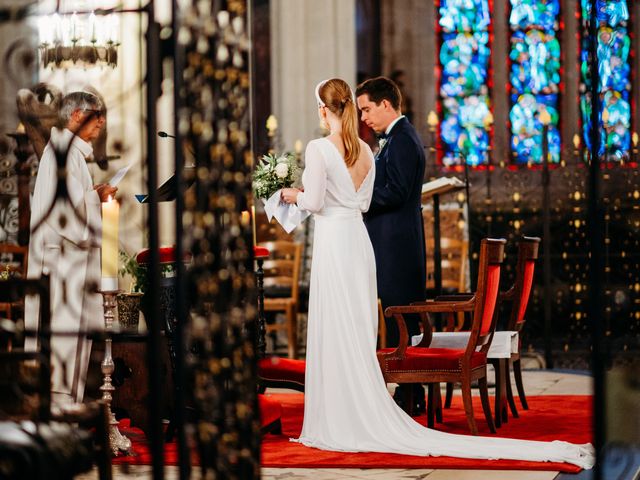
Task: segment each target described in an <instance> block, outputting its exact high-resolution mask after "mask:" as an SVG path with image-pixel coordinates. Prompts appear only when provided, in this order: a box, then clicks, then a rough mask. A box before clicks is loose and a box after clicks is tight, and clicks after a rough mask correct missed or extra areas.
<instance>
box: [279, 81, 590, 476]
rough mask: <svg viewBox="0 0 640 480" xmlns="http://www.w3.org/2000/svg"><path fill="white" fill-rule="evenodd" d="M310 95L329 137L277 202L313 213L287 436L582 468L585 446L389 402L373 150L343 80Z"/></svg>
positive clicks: (314, 442) (355, 447)
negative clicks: (293, 414)
mask: <svg viewBox="0 0 640 480" xmlns="http://www.w3.org/2000/svg"><path fill="white" fill-rule="evenodd" d="M316 100H317V102H318V114H319V116H320V119H321V121H322V122H324V123H325V125H326V126H327V128H328V129H329V130H330V135H329V136H327V137H325V138H319V139H316V140H312V141H311V142H309V144H308V145H307V148H306V153H305V161H306V168H305V171H304V173H303V175H302V182H303V185H304V190H298V189H295V188H286V189H283V190H282V198H283V200H284V201H285V202H287V203H296V204H297V205H298V206H299V207H301V208H303V209H305V210H307V211H309V212H312V213H313V214H314V218H315V232H314V241H313V258H312V264H311V286H310V293H309V317H308V327H307V328H308V331H307V368H306V377H305V404H304V422H303V426H302V433H301V435H300V438H298V439H295V440H293V441H296V442H300V443H302V444H304V445H306V446H309V447H314V448H319V449H322V450H334V451H343V452H383V453H399V454H407V455H424V456H429V455H431V456H452V457H463V458H481V459H482V458H484V459H513V460H529V461H538V462H543V461H550V462H567V463H572V464H575V465H578V466H580V467H582V468H591V467H592V466H593V462H594V454H593V447H592V446H591V445H590V444H586V445H574V444H571V443H567V442H562V441H554V442H537V441H527V440H515V439H507V438H494V437H473V436H467V435H454V434H450V433H444V432H440V431H437V430H431V429H428V428H426V427H424V426H422V425H420V424H418V423H417V422H416V421H415V420H413V419H412V418H411V417H410V416H408V415H407V414H406V413H405V412H404V411H403V410H402V409H401V408H400V407H398V406H397V405H396V403H395V402H394V401H393V399H392V397H391V395H390V394H389V393H388V391H387V388H386V384H385V381H384V379H383V377H382V373H381V371H380V367H379V365H378V360H377V358H376V335H377V319H378V316H377V288H376V267H375V265H376V264H375V259H374V253H373V248H372V246H371V242H370V240H369V236H368V234H367V230H366V228H365V225H364V223H363V220H362V212H366V211H367V209H368V208H369V203H370V202H371V196H372V192H373V183H374V176H375V175H374V169H375V162H374V159H373V154H372V152H371V149H370V148H369V146H368V145H367V144H366V143H364V142H363V141H362V140H360V139H359V138H358V135H357V125H358V117H357V115H358V114H357V110H356V106H355V104H354V96H353V92H352V91H351V89H350V88H349V86H348V85H347V83H346V82H344V81H343V80H341V79H338V78H333V79H330V80H325V81H323V82H320V83H319V84H318V86H317V87H316Z"/></svg>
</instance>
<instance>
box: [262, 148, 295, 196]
mask: <svg viewBox="0 0 640 480" xmlns="http://www.w3.org/2000/svg"><path fill="white" fill-rule="evenodd" d="M298 175H299V168H298V165H297V164H296V159H295V157H294V156H293V155H291V154H290V153H285V154H283V155H280V156H279V157H276V156H275V155H274V154H272V153H269V154H267V155H263V156H262V158H261V159H260V160H259V161H258V165H256V169H255V170H254V172H253V193H254V194H255V196H256V197H258V198H262V199H265V200H267V199H268V198H270V197H271V196H272V195H273V194H274V193H275V192H277V191H278V190H280V189H282V188H288V187H290V186H291V185H293V184H294V183H295V182H296V181H297V180H298Z"/></svg>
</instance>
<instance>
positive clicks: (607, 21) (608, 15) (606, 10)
mask: <svg viewBox="0 0 640 480" xmlns="http://www.w3.org/2000/svg"><path fill="white" fill-rule="evenodd" d="M581 2H582V18H583V19H584V20H588V19H589V18H591V0H581ZM596 18H597V21H598V24H600V25H609V26H611V27H617V26H618V25H626V22H627V21H628V20H629V8H628V7H627V0H596Z"/></svg>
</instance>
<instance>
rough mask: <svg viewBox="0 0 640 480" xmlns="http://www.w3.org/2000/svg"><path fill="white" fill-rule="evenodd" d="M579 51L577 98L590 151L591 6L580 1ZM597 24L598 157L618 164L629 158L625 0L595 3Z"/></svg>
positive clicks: (629, 45) (628, 76)
mask: <svg viewBox="0 0 640 480" xmlns="http://www.w3.org/2000/svg"><path fill="white" fill-rule="evenodd" d="M581 3H582V25H583V38H582V52H581V56H580V58H581V61H582V65H581V69H582V82H583V90H584V91H585V92H586V93H584V94H583V95H582V97H581V99H580V107H581V110H582V120H583V134H584V142H585V145H586V147H587V149H590V148H591V92H590V89H591V72H590V70H589V30H588V27H589V23H588V22H589V20H590V14H591V3H590V1H589V0H582V1H581ZM596 18H597V22H598V34H597V35H598V37H597V56H598V77H599V78H598V80H599V81H598V92H599V93H600V100H601V101H600V106H601V109H600V112H599V114H598V118H599V125H600V148H599V152H598V153H599V155H600V156H602V157H604V159H605V160H607V161H619V160H622V159H625V158H627V157H628V155H629V149H630V144H631V138H630V132H629V129H630V126H631V106H630V101H629V92H630V90H631V79H630V78H631V70H630V66H629V50H630V47H631V39H630V37H629V34H628V31H627V27H626V25H627V21H628V20H629V9H628V7H627V1H626V0H597V2H596Z"/></svg>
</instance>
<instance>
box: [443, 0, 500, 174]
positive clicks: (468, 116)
mask: <svg viewBox="0 0 640 480" xmlns="http://www.w3.org/2000/svg"><path fill="white" fill-rule="evenodd" d="M439 12H440V20H439V23H440V26H441V27H442V30H443V32H444V33H443V34H442V45H441V48H440V64H441V65H442V78H441V83H440V95H441V99H442V101H441V104H442V114H443V115H442V123H441V125H440V132H441V140H442V143H443V147H444V148H443V150H444V155H443V163H444V164H445V165H458V164H460V163H462V162H463V161H465V160H466V162H467V163H468V164H469V165H479V164H482V163H485V162H486V161H487V151H488V149H489V143H490V138H489V133H488V130H489V129H490V127H491V125H490V123H489V121H490V120H491V119H492V118H493V117H492V115H491V111H490V103H489V96H488V88H487V73H488V68H489V58H490V55H491V51H490V50H489V32H488V28H489V26H490V23H491V17H490V16H489V4H488V0H442V1H441V2H440V10H439Z"/></svg>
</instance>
